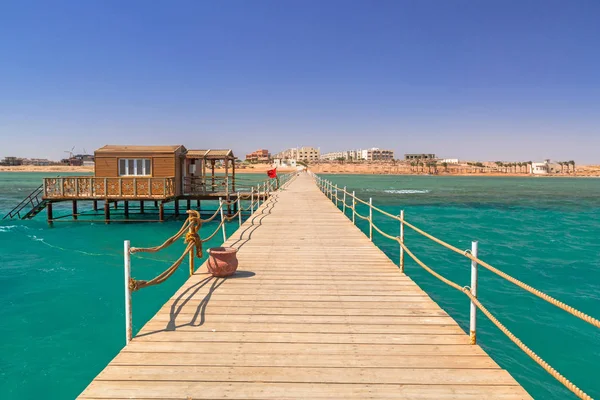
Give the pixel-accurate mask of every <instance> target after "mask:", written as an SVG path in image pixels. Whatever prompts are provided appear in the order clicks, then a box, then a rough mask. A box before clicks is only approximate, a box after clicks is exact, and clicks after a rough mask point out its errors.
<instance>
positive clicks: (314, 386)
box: [80, 174, 531, 399]
mask: <svg viewBox="0 0 600 400" xmlns="http://www.w3.org/2000/svg"><path fill="white" fill-rule="evenodd" d="M226 245H228V246H233V247H237V248H239V253H238V259H239V262H240V267H239V269H238V273H237V274H236V275H235V276H234V277H232V278H229V279H217V278H212V277H211V276H210V275H208V274H207V272H206V266H205V265H203V266H202V267H201V268H200V269H199V270H198V271H197V272H196V273H195V274H194V275H193V276H192V277H190V279H189V280H188V281H187V282H186V283H185V284H184V285H183V286H182V287H181V288H180V289H179V290H178V291H177V292H176V293H175V294H174V295H173V296H172V297H171V299H170V300H169V301H168V302H167V303H166V304H165V305H164V306H163V307H162V308H161V309H160V311H159V312H158V313H157V314H156V316H154V317H153V318H152V319H151V320H150V321H149V322H148V323H147V324H146V325H145V326H144V327H143V329H142V330H141V331H140V333H139V334H138V335H137V336H136V337H135V338H134V339H133V340H132V341H131V342H130V343H129V345H127V346H126V347H125V348H124V349H123V350H122V351H121V352H120V353H119V354H118V355H117V356H116V357H115V358H114V359H113V360H112V361H111V363H110V364H109V365H108V366H107V367H106V368H105V369H104V370H103V371H102V372H101V373H100V374H99V375H98V376H97V377H96V378H95V379H94V381H93V382H91V384H90V385H89V386H88V387H87V389H86V390H85V391H84V392H83V393H82V394H81V397H80V398H82V399H105V398H111V399H121V398H123V399H125V398H138V399H158V398H160V399H225V398H227V399H242V398H243V399H307V398H312V399H326V398H327V399H330V398H343V399H347V398H357V399H367V398H369V399H374V398H381V399H392V398H403V399H483V398H485V399H492V398H498V399H529V398H531V397H530V396H529V395H528V394H527V392H526V391H525V390H524V389H523V388H522V387H521V386H520V385H519V384H518V383H517V382H516V381H515V380H514V379H513V377H512V376H511V375H510V374H509V373H508V372H507V371H505V370H503V369H501V368H500V367H499V366H498V365H497V364H496V363H495V362H494V361H493V360H492V359H491V358H490V357H489V356H488V355H487V354H486V353H485V352H484V351H483V350H482V349H481V348H480V347H479V346H477V345H470V344H469V337H468V335H467V334H465V333H464V332H463V331H462V330H461V328H460V327H459V326H458V324H457V323H456V322H455V321H454V320H453V319H452V318H451V317H450V316H448V314H446V312H444V311H443V310H442V309H441V308H440V307H439V306H438V305H437V304H436V303H435V302H434V301H433V300H431V299H430V297H429V296H428V295H427V294H426V293H425V292H424V291H422V290H421V289H420V288H419V287H418V286H417V285H416V284H415V283H414V282H413V281H412V280H411V279H410V278H409V277H408V276H406V275H404V274H402V273H400V272H399V270H398V268H397V267H396V266H395V265H394V264H393V263H392V262H391V261H390V260H389V259H388V258H387V257H386V256H385V254H384V253H383V252H382V251H380V250H379V249H378V248H377V247H376V246H374V245H373V244H372V243H371V242H369V240H368V238H367V237H365V235H363V233H362V232H360V230H359V229H358V228H356V227H355V226H354V225H353V224H352V223H351V221H349V220H348V219H347V218H346V217H344V216H343V215H342V213H340V212H339V210H338V209H337V208H336V207H335V206H334V205H333V204H332V203H331V202H330V201H329V200H327V199H326V198H325V196H324V195H323V194H322V193H321V192H320V191H319V190H318V189H317V187H316V185H315V184H314V182H313V181H312V179H311V178H310V177H309V176H308V175H305V174H302V175H300V176H299V177H298V178H296V180H295V181H293V182H292V183H291V184H290V185H289V186H288V187H287V189H285V190H283V191H279V192H276V193H275V194H274V195H273V197H271V199H270V200H269V201H267V203H265V204H264V205H263V206H261V208H260V209H259V210H258V211H257V212H256V213H255V214H254V216H252V217H251V218H249V219H248V220H247V221H246V222H245V223H244V225H243V226H242V227H241V228H240V229H239V230H238V231H237V232H236V233H234V234H233V235H232V237H230V238H229V240H228V241H227V243H226Z"/></svg>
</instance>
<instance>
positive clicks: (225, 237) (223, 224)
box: [219, 197, 227, 243]
mask: <svg viewBox="0 0 600 400" xmlns="http://www.w3.org/2000/svg"><path fill="white" fill-rule="evenodd" d="M219 209H220V211H221V227H222V230H223V243H225V242H226V241H227V233H226V232H225V217H224V216H223V199H222V198H221V197H219Z"/></svg>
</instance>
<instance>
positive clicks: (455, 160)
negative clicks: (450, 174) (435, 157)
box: [440, 158, 460, 164]
mask: <svg viewBox="0 0 600 400" xmlns="http://www.w3.org/2000/svg"><path fill="white" fill-rule="evenodd" d="M440 162H441V163H446V164H458V163H459V162H460V161H459V160H458V158H444V159H443V160H441V161H440Z"/></svg>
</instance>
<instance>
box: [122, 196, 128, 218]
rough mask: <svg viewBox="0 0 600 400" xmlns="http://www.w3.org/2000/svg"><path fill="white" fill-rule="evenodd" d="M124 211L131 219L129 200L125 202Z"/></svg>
mask: <svg viewBox="0 0 600 400" xmlns="http://www.w3.org/2000/svg"><path fill="white" fill-rule="evenodd" d="M123 212H124V214H125V219H129V202H128V201H127V200H125V201H124V202H123Z"/></svg>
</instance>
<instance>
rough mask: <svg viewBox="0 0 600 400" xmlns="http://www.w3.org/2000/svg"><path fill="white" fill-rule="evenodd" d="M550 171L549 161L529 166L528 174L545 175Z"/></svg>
mask: <svg viewBox="0 0 600 400" xmlns="http://www.w3.org/2000/svg"><path fill="white" fill-rule="evenodd" d="M550 171H551V164H550V160H544V162H534V163H531V165H530V166H529V173H530V174H533V175H547V174H549V173H550Z"/></svg>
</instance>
